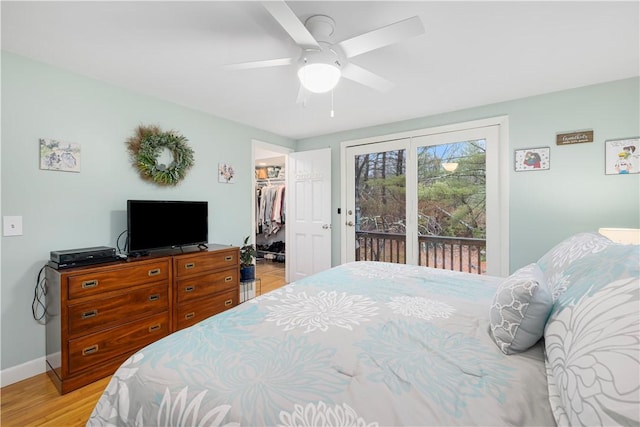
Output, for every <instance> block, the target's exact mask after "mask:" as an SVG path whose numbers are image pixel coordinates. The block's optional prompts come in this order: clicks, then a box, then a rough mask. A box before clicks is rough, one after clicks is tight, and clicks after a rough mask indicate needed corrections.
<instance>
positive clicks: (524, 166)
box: [514, 147, 550, 172]
mask: <svg viewBox="0 0 640 427" xmlns="http://www.w3.org/2000/svg"><path fill="white" fill-rule="evenodd" d="M549 151H550V149H549V147H538V148H525V149H522V150H516V151H515V163H514V169H515V171H516V172H524V171H541V170H548V169H549V166H550V161H549Z"/></svg>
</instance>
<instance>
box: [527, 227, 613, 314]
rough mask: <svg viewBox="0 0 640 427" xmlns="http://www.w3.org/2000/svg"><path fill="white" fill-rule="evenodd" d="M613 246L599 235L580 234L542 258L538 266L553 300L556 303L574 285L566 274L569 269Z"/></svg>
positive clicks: (568, 239) (555, 247) (561, 243)
mask: <svg viewBox="0 0 640 427" xmlns="http://www.w3.org/2000/svg"><path fill="white" fill-rule="evenodd" d="M613 244H614V243H613V242H612V241H611V240H609V239H608V238H606V237H605V236H603V235H602V234H599V233H595V232H586V233H578V234H575V235H573V236H571V237H568V238H566V239H565V240H563V241H562V242H560V243H558V244H557V245H556V246H554V247H553V248H551V250H549V251H548V252H547V253H546V254H544V255H543V256H542V257H540V259H539V260H538V262H537V264H538V266H539V267H540V269H541V270H542V271H543V272H544V278H545V282H546V283H547V287H548V288H549V291H550V292H551V295H552V297H553V300H554V301H556V300H557V299H558V297H559V296H560V295H562V294H563V293H564V292H565V291H566V290H567V288H568V287H569V286H570V285H571V283H572V281H571V277H570V276H568V275H567V273H566V269H567V267H569V266H570V265H571V264H572V263H574V262H575V261H577V260H579V259H581V258H584V257H585V256H588V255H591V254H595V253H598V252H600V251H602V250H604V249H605V248H606V247H608V246H610V245H613Z"/></svg>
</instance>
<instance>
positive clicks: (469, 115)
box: [0, 52, 640, 369]
mask: <svg viewBox="0 0 640 427" xmlns="http://www.w3.org/2000/svg"><path fill="white" fill-rule="evenodd" d="M639 88H640V84H639V79H630V80H623V81H618V82H612V83H607V84H602V85H596V86H590V87H586V88H581V89H575V90H569V91H564V92H560V93H554V94H549V95H542V96H537V97H532V98H526V99H521V100H516V101H511V102H505V103H500V104H495V105H488V106H484V107H479V108H473V109H469V110H463V111H458V112H452V113H447V114H442V115H437V116H431V117H425V118H420V119H415V120H410V121H404V122H398V123H393V124H388V125H383V126H377V127H370V128H366V129H359V130H353V131H349V132H342V133H339V134H332V135H327V136H323V137H318V138H312V139H306V140H302V141H298V143H297V149H298V150H309V149H315V148H324V147H327V146H330V147H332V162H333V165H332V167H333V171H334V172H333V177H334V179H333V183H332V189H333V203H332V204H333V206H332V208H333V212H334V218H333V223H334V224H338V221H339V218H338V216H337V214H336V209H337V208H338V207H339V203H340V202H339V200H340V187H341V183H340V159H339V156H340V149H339V147H340V142H341V141H345V140H352V139H359V138H365V137H369V136H376V135H383V134H390V133H397V132H402V131H408V130H413V129H422V128H428V127H432V126H439V125H444V124H450V123H458V122H464V121H469V120H476V119H481V118H486V117H493V116H500V115H508V116H509V121H510V146H509V152H510V155H511V156H512V155H513V150H514V149H516V148H526V147H540V146H549V147H551V170H550V171H544V172H526V173H522V172H521V173H515V172H513V171H512V172H511V173H510V174H509V177H508V179H509V180H510V187H511V188H510V201H511V202H510V208H509V209H510V217H511V223H510V235H511V236H510V237H511V239H510V240H511V241H510V245H511V262H510V267H511V270H514V269H515V268H517V267H519V266H522V265H524V264H526V263H528V262H531V261H534V260H536V259H537V258H538V257H539V256H540V255H541V254H542V253H544V251H546V250H547V249H548V248H549V247H550V246H551V245H553V244H555V243H557V242H558V241H560V240H561V239H562V238H564V237H566V236H568V235H570V234H573V233H575V232H578V231H583V230H595V229H597V228H598V227H600V226H602V225H608V226H619V227H640V212H639V211H640V208H639V205H640V200H639V198H640V175H632V176H605V175H604V158H603V156H604V146H603V143H604V142H603V141H604V140H605V139H609V138H618V137H629V136H638V135H640V123H639V120H640V119H639V117H640V111H639V109H640V107H639V105H640V102H639V101H640V100H639ZM427 102H428V100H427ZM140 124H157V125H159V126H160V127H162V128H163V129H165V130H170V129H174V130H177V131H179V132H180V133H182V134H183V135H185V136H186V137H187V138H188V139H189V143H190V145H191V147H192V148H193V149H194V151H195V153H196V164H195V166H194V168H193V169H192V170H191V171H190V172H189V174H188V176H187V178H186V179H185V181H183V182H182V183H181V184H180V185H178V186H177V187H175V188H159V187H156V186H154V185H152V184H149V183H146V182H144V181H142V180H140V179H139V177H138V175H137V173H136V171H135V170H134V169H133V168H132V167H131V166H130V163H129V159H128V156H127V152H126V148H125V141H126V139H127V138H129V137H130V136H131V135H132V132H133V130H134V129H135V127H137V126H138V125H140ZM585 128H591V129H594V131H595V138H596V141H595V142H594V143H592V144H579V145H574V146H568V147H557V146H556V145H555V134H556V132H558V131H571V130H575V129H585ZM1 135H2V141H1V143H2V147H1V168H2V169H1V174H2V197H1V203H2V205H1V208H2V215H3V216H4V215H21V216H23V221H24V235H23V236H18V237H2V247H1V252H0V254H1V260H2V263H1V269H2V272H1V279H2V281H1V283H0V297H1V300H0V301H1V302H0V304H1V309H2V313H1V315H2V317H1V337H2V338H1V343H2V345H1V351H0V356H1V362H2V363H1V368H2V369H7V368H10V367H13V366H16V365H19V364H21V363H24V362H28V361H32V360H35V359H37V358H40V357H43V356H44V354H45V349H44V341H45V340H44V327H43V326H41V325H39V324H37V323H36V322H35V321H34V320H33V319H32V317H31V300H32V297H33V288H34V285H35V280H36V275H37V273H38V270H39V269H40V268H41V266H42V265H44V263H45V262H46V260H47V259H48V258H49V252H50V251H51V250H56V249H70V248H80V247H87V246H97V245H107V246H115V239H116V237H117V236H118V234H120V233H121V232H122V231H123V230H124V229H125V228H126V218H125V210H126V200H127V199H132V198H149V199H173V200H208V201H209V204H210V215H211V219H210V230H209V234H210V240H211V241H212V242H218V243H223V244H240V243H241V239H242V237H243V236H246V235H247V234H248V233H249V230H250V227H251V210H250V206H251V196H250V195H251V194H252V189H251V172H252V169H253V165H252V164H251V161H250V159H251V140H252V139H257V140H262V141H265V142H270V143H274V144H279V145H283V146H286V147H289V148H296V142H295V141H292V140H289V139H287V138H283V137H280V136H278V135H273V134H271V133H267V132H264V131H261V130H258V129H254V128H251V127H248V126H245V125H243V124H239V123H234V122H231V121H227V120H224V119H220V118H216V117H213V116H211V115H207V114H204V113H202V112H198V111H195V110H190V109H187V108H184V107H181V106H178V105H175V104H171V103H168V102H165V101H161V100H158V99H155V98H151V97H147V96H143V95H139V94H135V93H133V92H131V91H127V90H124V89H121V88H117V87H114V86H111V85H108V84H105V83H102V82H98V81H95V80H92V79H88V78H85V77H81V76H78V75H74V74H71V73H68V72H66V71H62V70H59V69H56V68H53V67H49V66H46V65H42V64H39V63H36V62H33V61H30V60H27V59H24V58H21V57H19V56H15V55H12V54H8V53H5V52H3V53H2V134H1ZM39 138H53V139H60V140H63V141H69V142H76V143H79V144H81V146H82V171H81V172H80V173H79V174H75V173H66V172H52V171H42V170H40V169H39V167H38V139H39ZM220 161H226V162H230V163H232V164H234V165H236V168H237V170H238V172H239V174H238V176H237V183H236V184H229V185H224V184H218V183H217V175H216V173H217V165H218V162H220ZM333 230H334V231H333V264H339V260H340V235H339V234H338V233H339V228H338V227H334V229H333Z"/></svg>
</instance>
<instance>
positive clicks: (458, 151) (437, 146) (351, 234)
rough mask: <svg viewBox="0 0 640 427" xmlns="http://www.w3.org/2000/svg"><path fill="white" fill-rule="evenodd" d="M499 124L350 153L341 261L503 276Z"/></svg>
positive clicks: (354, 148) (360, 147) (365, 147)
mask: <svg viewBox="0 0 640 427" xmlns="http://www.w3.org/2000/svg"><path fill="white" fill-rule="evenodd" d="M498 142H499V126H486V127H478V128H471V129H463V130H458V131H450V132H441V133H434V134H430V135H423V136H416V137H411V138H403V139H397V140H394V141H386V142H375V143H371V144H363V145H358V146H352V147H347V148H346V150H345V155H346V159H345V162H346V165H347V168H346V171H345V178H346V183H345V191H346V192H347V195H346V196H347V197H346V202H347V203H346V205H347V207H346V209H347V212H346V214H347V215H346V218H347V221H346V227H345V232H346V235H345V243H346V244H345V247H346V250H347V253H346V259H345V260H346V261H357V260H370V261H386V262H395V263H406V264H415V265H425V266H430V267H436V268H444V269H448V270H456V271H466V272H471V273H477V274H495V275H500V274H501V273H502V271H503V270H502V266H501V260H502V258H501V253H500V246H501V233H500V217H501V212H502V211H501V208H500V197H499V191H500V182H499V178H498V177H499V175H500V168H499V161H498V159H499V150H498V148H499V147H498Z"/></svg>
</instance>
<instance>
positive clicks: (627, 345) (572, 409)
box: [544, 246, 640, 426]
mask: <svg viewBox="0 0 640 427" xmlns="http://www.w3.org/2000/svg"><path fill="white" fill-rule="evenodd" d="M636 248H637V246H636ZM636 259H637V258H636ZM596 281H597V280H596ZM574 288H576V289H577V287H572V288H571V291H572V292H571V293H573V290H574ZM595 289H597V290H595ZM594 290H595V291H594ZM563 300H564V301H562V303H560V304H557V305H559V307H556V308H554V313H553V314H552V315H551V317H550V318H549V320H548V322H547V327H546V329H545V332H544V337H545V350H546V361H545V363H546V367H547V372H548V384H549V395H550V398H549V401H550V403H551V407H552V410H553V414H554V417H555V419H556V422H557V423H558V425H635V426H637V425H640V411H639V410H638V408H640V278H639V277H638V276H637V275H636V276H635V277H626V278H618V279H616V280H614V281H612V282H610V283H607V284H606V285H604V286H595V287H591V288H587V289H586V290H585V291H584V292H583V293H582V294H581V295H575V296H573V297H571V298H569V293H567V295H566V296H564V295H563Z"/></svg>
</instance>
